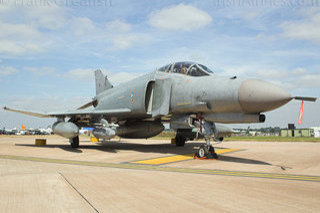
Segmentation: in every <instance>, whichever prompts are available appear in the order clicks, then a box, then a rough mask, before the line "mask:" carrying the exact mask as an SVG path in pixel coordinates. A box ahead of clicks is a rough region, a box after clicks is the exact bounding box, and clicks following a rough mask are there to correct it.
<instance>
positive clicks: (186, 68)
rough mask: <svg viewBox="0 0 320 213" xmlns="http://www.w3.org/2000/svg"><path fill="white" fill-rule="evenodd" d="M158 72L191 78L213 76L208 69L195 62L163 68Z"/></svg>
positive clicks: (174, 64)
mask: <svg viewBox="0 0 320 213" xmlns="http://www.w3.org/2000/svg"><path fill="white" fill-rule="evenodd" d="M158 71H160V72H166V73H180V74H184V75H190V76H208V75H212V74H213V72H212V71H211V70H210V69H209V68H208V67H206V66H204V65H202V64H197V63H194V62H176V63H172V64H169V65H166V66H163V67H161V68H160V69H158Z"/></svg>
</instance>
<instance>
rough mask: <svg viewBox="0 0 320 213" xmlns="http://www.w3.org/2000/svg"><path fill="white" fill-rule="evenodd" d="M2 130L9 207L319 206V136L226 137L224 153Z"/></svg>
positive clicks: (2, 201) (1, 173)
mask: <svg viewBox="0 0 320 213" xmlns="http://www.w3.org/2000/svg"><path fill="white" fill-rule="evenodd" d="M34 139H35V137H31V136H21V137H17V136H14V137H8V136H7V137H5V136H0V188H1V190H0V207H1V209H2V210H3V211H4V212H34V211H51V212H61V211H64V212H65V211H77V212H110V211H117V212H141V211H153V212H163V211H166V212H182V211H183V212H194V211H202V212H212V211H220V212H248V211H250V212H261V211H263V212H283V211H285V212H288V211H290V212H318V211H319V209H320V202H319V200H320V183H319V182H320V155H319V154H320V143H319V144H318V143H272V142H225V143H222V144H219V146H218V147H217V152H219V153H220V154H219V156H220V158H219V160H197V159H193V157H192V151H193V147H194V146H198V145H199V143H187V145H186V146H185V147H175V146H173V145H171V144H169V141H159V140H158V141H156V140H121V141H120V142H117V141H113V142H108V143H102V144H101V143H91V142H89V139H88V138H82V139H81V141H82V143H81V145H82V146H81V147H80V148H79V149H71V148H69V145H68V142H67V140H65V139H63V138H60V137H57V136H49V137H47V146H43V147H38V146H35V145H34Z"/></svg>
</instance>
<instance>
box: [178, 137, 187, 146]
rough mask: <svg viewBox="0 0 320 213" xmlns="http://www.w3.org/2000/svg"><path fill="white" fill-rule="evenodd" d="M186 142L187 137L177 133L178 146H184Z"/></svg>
mask: <svg viewBox="0 0 320 213" xmlns="http://www.w3.org/2000/svg"><path fill="white" fill-rule="evenodd" d="M185 143H186V138H185V137H183V136H182V135H180V134H177V135H176V146H184V144H185Z"/></svg>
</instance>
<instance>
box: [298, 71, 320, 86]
mask: <svg viewBox="0 0 320 213" xmlns="http://www.w3.org/2000/svg"><path fill="white" fill-rule="evenodd" d="M295 82H296V84H297V86H299V87H301V86H302V87H306V88H320V74H308V75H303V76H301V77H300V78H299V79H297V80H296V81H295Z"/></svg>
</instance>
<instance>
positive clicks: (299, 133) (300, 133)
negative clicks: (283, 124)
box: [280, 128, 314, 137]
mask: <svg viewBox="0 0 320 213" xmlns="http://www.w3.org/2000/svg"><path fill="white" fill-rule="evenodd" d="M280 136H282V137H314V130H313V129H311V128H310V129H282V130H281V132H280Z"/></svg>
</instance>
